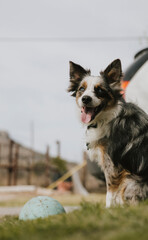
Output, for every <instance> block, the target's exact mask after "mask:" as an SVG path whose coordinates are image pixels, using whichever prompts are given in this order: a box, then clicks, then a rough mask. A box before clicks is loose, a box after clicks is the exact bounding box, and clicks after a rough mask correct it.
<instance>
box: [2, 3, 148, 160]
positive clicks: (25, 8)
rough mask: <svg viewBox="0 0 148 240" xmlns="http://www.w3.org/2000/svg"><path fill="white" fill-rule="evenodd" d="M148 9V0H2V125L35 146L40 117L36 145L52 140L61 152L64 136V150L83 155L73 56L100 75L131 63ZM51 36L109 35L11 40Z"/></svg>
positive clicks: (147, 33) (147, 27) (146, 33)
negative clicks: (115, 64) (115, 63)
mask: <svg viewBox="0 0 148 240" xmlns="http://www.w3.org/2000/svg"><path fill="white" fill-rule="evenodd" d="M147 10H148V1H147V0H130V1H129V0H124V1H123V0H54V1H52V0H24V1H23V0H22V1H20V0H0V116H1V118H0V129H1V130H6V131H8V132H9V134H10V136H11V137H12V138H14V139H15V140H17V141H19V142H21V143H22V144H24V145H26V146H30V145H31V137H30V125H31V122H34V131H35V141H34V147H35V149H36V150H38V151H42V152H44V151H45V148H46V145H47V144H49V145H50V148H51V154H53V155H55V154H56V144H55V141H56V140H60V141H61V155H62V157H63V158H66V159H67V160H69V161H77V162H80V161H81V160H82V150H83V149H84V134H83V132H84V129H83V128H82V126H81V123H80V122H79V120H78V117H77V113H76V107H75V101H74V98H72V97H70V96H69V94H68V93H67V92H66V89H67V87H68V81H69V64H68V62H69V60H72V61H74V62H76V63H79V64H81V65H82V66H83V67H85V68H90V69H91V70H92V74H93V75H98V74H99V72H100V71H101V70H103V69H104V68H106V66H107V65H108V64H109V63H110V62H111V61H112V60H114V59H115V58H120V59H121V61H122V65H123V70H125V69H126V67H127V66H128V65H129V64H130V63H131V62H132V60H133V56H134V54H135V53H136V52H137V51H139V50H140V49H142V48H144V47H147V45H148V42H147V41H146V39H144V38H146V37H148V13H147ZM52 37H60V38H61V37H67V38H72V37H74V38H80V37H81V38H95V37H96V38H100V37H101V38H103V37H105V40H101V41H69V42H68V41H61V42H60V41H56V42H54V41H53V42H51V41H33V40H32V41H20V42H19V41H13V40H12V39H11V38H52ZM112 37H115V38H117V39H116V40H113V39H109V38H112ZM119 37H121V38H122V37H124V38H125V37H127V38H130V37H135V38H134V39H133V40H132V39H123V40H122V39H119ZM3 38H6V39H3Z"/></svg>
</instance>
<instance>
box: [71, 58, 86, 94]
mask: <svg viewBox="0 0 148 240" xmlns="http://www.w3.org/2000/svg"><path fill="white" fill-rule="evenodd" d="M69 64H70V85H69V87H68V92H73V93H72V96H74V97H75V96H76V91H77V89H78V86H79V84H80V82H81V81H82V79H83V77H84V76H85V75H87V74H90V70H85V69H84V68H82V67H81V66H80V65H78V64H76V63H73V62H71V61H70V62H69Z"/></svg>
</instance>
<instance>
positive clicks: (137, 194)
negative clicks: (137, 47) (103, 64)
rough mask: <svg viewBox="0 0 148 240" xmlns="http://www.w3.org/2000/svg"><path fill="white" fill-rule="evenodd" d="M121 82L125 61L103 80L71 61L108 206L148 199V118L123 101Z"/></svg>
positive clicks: (102, 76)
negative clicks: (105, 187)
mask: <svg viewBox="0 0 148 240" xmlns="http://www.w3.org/2000/svg"><path fill="white" fill-rule="evenodd" d="M121 78H122V69H121V62H120V60H119V59H117V60H115V61H113V62H112V63H111V64H110V65H109V66H108V67H107V68H106V69H105V71H103V72H101V73H100V76H97V77H95V76H92V75H91V72H90V70H85V69H84V68H82V67H81V66H80V65H77V64H75V63H73V62H70V85H69V88H68V91H69V92H72V96H74V97H76V102H77V105H78V107H79V109H80V111H81V120H82V121H83V122H84V123H85V125H86V128H87V130H86V145H87V148H88V153H89V157H90V159H91V160H97V161H98V163H99V164H100V165H101V167H102V169H103V171H104V174H105V178H106V184H107V195H106V206H107V207H110V206H111V205H117V204H124V203H129V204H131V203H132V204H135V203H137V202H139V201H141V200H145V199H146V198H148V116H147V114H146V113H145V112H144V111H143V110H142V109H140V108H139V107H138V106H136V105H134V104H132V103H126V102H125V101H124V100H123V97H122V94H121Z"/></svg>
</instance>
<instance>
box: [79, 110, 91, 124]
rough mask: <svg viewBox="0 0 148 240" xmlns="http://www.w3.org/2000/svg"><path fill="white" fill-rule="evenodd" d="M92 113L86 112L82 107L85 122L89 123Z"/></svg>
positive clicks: (82, 118)
mask: <svg viewBox="0 0 148 240" xmlns="http://www.w3.org/2000/svg"><path fill="white" fill-rule="evenodd" d="M91 117H92V113H91V111H90V112H87V113H86V112H85V109H84V108H81V121H82V122H83V123H89V122H90V121H91Z"/></svg>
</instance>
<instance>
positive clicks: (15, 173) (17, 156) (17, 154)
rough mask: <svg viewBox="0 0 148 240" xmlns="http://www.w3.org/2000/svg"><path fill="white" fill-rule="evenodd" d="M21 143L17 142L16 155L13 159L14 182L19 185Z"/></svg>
mask: <svg viewBox="0 0 148 240" xmlns="http://www.w3.org/2000/svg"><path fill="white" fill-rule="evenodd" d="M18 158H19V144H15V155H14V160H13V184H14V185H17V173H18Z"/></svg>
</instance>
